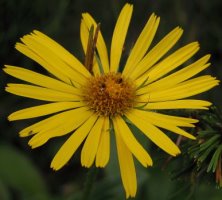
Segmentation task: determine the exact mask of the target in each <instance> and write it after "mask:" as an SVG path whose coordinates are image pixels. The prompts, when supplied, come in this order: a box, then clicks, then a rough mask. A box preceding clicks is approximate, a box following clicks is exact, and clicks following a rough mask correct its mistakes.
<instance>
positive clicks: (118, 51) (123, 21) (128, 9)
mask: <svg viewBox="0 0 222 200" xmlns="http://www.w3.org/2000/svg"><path fill="white" fill-rule="evenodd" d="M132 12H133V6H132V5H130V4H126V5H125V6H124V7H123V9H122V10H121V12H120V15H119V17H118V20H117V22H116V26H115V29H114V32H113V37H112V43H111V51H110V71H111V72H117V71H118V69H119V63H120V58H121V55H122V51H123V45H124V42H125V39H126V33H127V31H128V27H129V23H130V19H131V16H132Z"/></svg>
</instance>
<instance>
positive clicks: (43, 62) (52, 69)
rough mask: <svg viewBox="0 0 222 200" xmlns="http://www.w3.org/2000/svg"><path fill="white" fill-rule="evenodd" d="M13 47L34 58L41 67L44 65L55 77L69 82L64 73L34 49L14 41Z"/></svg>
mask: <svg viewBox="0 0 222 200" xmlns="http://www.w3.org/2000/svg"><path fill="white" fill-rule="evenodd" d="M15 48H16V49H17V50H18V51H19V52H21V53H23V54H24V55H26V56H27V57H29V58H31V59H32V60H34V61H35V62H37V63H38V64H40V65H41V66H42V67H44V68H45V69H46V70H47V71H48V72H49V73H51V74H53V75H54V76H55V77H57V78H58V79H60V80H62V81H63V82H65V83H68V84H70V83H71V82H70V79H69V78H68V77H67V76H66V75H64V74H63V73H61V71H60V70H59V69H58V68H55V67H54V66H52V65H51V64H49V63H48V62H47V61H46V60H44V59H43V58H42V57H40V56H39V55H38V54H36V53H35V52H34V51H32V50H31V49H30V48H29V47H27V46H26V45H24V44H22V43H19V42H18V43H16V45H15Z"/></svg>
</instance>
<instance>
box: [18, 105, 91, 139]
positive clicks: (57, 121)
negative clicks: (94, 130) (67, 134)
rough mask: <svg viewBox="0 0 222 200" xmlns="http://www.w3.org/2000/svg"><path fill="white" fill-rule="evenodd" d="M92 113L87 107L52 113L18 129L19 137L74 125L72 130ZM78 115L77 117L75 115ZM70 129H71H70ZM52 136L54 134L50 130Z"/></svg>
mask: <svg viewBox="0 0 222 200" xmlns="http://www.w3.org/2000/svg"><path fill="white" fill-rule="evenodd" d="M91 115H92V112H91V111H89V110H88V108H87V107H80V108H76V109H72V110H69V111H65V112H62V113H59V114H56V115H53V116H51V117H49V118H47V119H44V120H42V121H40V122H37V123H35V124H33V125H31V126H29V127H27V128H25V129H23V130H22V131H20V133H19V134H20V137H27V136H30V135H33V134H36V133H39V132H47V133H48V131H49V130H52V129H57V128H59V127H61V129H63V128H65V127H68V124H70V126H72V127H74V128H73V129H72V130H74V129H75V128H77V127H78V126H79V125H81V122H82V121H84V120H85V119H87V118H88V117H89V116H91ZM75 116H78V117H75ZM72 130H71V131H72ZM51 134H52V135H54V137H55V136H56V134H55V133H54V132H51Z"/></svg>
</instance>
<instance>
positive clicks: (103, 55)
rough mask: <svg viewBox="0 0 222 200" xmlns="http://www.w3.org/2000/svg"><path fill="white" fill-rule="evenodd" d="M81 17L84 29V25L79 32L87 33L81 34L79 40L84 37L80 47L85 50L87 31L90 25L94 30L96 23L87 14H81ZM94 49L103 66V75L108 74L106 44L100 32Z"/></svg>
mask: <svg viewBox="0 0 222 200" xmlns="http://www.w3.org/2000/svg"><path fill="white" fill-rule="evenodd" d="M82 17H83V21H84V24H85V26H86V28H84V25H83V29H82V30H81V32H85V31H87V32H86V33H83V34H81V35H82V36H81V38H83V37H84V39H82V45H83V46H85V47H84V49H86V45H87V43H86V42H88V39H87V38H88V34H89V29H90V27H91V26H92V25H93V26H94V28H96V26H97V23H96V21H95V20H94V19H93V18H92V16H91V15H90V14H89V13H83V14H82ZM85 37H86V38H85ZM96 48H97V50H98V54H99V57H100V61H101V64H102V66H103V71H104V72H105V73H108V72H109V59H108V53H107V48H106V44H105V41H104V39H103V36H102V33H101V31H99V34H98V38H97V43H96Z"/></svg>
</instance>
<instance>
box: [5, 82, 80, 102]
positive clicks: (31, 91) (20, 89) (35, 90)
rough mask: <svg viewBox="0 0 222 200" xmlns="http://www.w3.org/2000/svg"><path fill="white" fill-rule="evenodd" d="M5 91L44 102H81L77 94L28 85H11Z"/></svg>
mask: <svg viewBox="0 0 222 200" xmlns="http://www.w3.org/2000/svg"><path fill="white" fill-rule="evenodd" d="M5 90H6V91H7V92H10V93H12V94H16V95H19V96H23V97H28V98H32V99H38V100H43V101H80V97H79V96H78V95H75V94H70V93H65V92H59V91H56V90H52V89H48V88H43V87H38V86H32V85H26V84H13V83H9V84H8V85H7V87H6V89H5Z"/></svg>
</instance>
